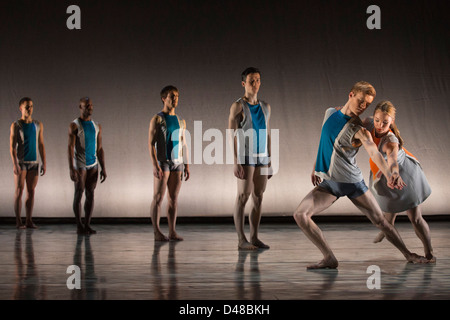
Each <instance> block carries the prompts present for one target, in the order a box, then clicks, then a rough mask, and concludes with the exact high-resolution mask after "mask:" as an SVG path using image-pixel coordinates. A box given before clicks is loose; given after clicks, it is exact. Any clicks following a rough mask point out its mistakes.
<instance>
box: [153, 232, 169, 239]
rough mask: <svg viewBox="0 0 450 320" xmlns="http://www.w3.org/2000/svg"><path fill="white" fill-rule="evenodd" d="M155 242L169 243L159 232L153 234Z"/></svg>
mask: <svg viewBox="0 0 450 320" xmlns="http://www.w3.org/2000/svg"><path fill="white" fill-rule="evenodd" d="M155 241H169V238H168V237H166V236H165V235H163V234H162V233H161V232H155Z"/></svg>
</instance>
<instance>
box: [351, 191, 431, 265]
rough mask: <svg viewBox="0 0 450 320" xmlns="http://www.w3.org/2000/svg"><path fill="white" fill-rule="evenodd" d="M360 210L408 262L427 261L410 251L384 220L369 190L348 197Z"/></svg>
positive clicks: (395, 231)
mask: <svg viewBox="0 0 450 320" xmlns="http://www.w3.org/2000/svg"><path fill="white" fill-rule="evenodd" d="M350 200H351V201H352V202H353V203H354V204H355V205H356V206H357V207H358V209H359V210H361V212H363V213H364V214H365V215H366V216H367V217H368V218H369V219H370V221H371V222H372V223H373V224H374V225H375V226H376V227H377V228H379V229H380V230H381V231H383V233H384V234H385V235H386V239H387V240H388V241H389V242H390V243H392V244H393V245H394V246H395V247H396V248H397V249H399V250H400V252H401V253H402V254H403V255H404V256H405V258H406V260H408V262H413V263H426V262H428V261H427V260H426V259H425V257H421V256H419V255H417V254H415V253H411V252H410V251H409V250H408V249H407V248H406V246H405V244H404V243H403V240H402V238H401V237H400V235H399V234H398V232H397V230H396V229H395V228H394V227H393V226H392V225H391V224H390V223H389V222H388V221H387V220H386V218H385V217H384V216H383V212H382V211H381V209H380V206H379V205H378V202H377V201H376V200H375V197H374V196H373V194H372V193H371V192H370V191H367V192H366V193H364V194H363V195H361V196H359V197H357V198H354V199H350Z"/></svg>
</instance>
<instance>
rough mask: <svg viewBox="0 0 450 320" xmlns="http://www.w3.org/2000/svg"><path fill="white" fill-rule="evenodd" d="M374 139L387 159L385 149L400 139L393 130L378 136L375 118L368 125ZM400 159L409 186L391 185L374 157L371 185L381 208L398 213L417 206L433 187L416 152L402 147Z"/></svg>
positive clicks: (403, 174) (399, 152)
mask: <svg viewBox="0 0 450 320" xmlns="http://www.w3.org/2000/svg"><path fill="white" fill-rule="evenodd" d="M367 129H368V130H369V131H370V132H371V134H372V138H373V141H374V142H375V144H376V145H377V146H378V151H379V152H380V153H381V154H382V155H383V157H384V158H385V160H386V161H387V155H386V153H384V152H383V146H384V145H385V144H386V143H389V142H393V143H399V141H398V139H397V137H396V136H395V135H394V133H393V132H392V131H390V132H389V133H388V134H386V135H385V136H383V137H381V138H377V137H376V136H375V128H374V125H373V120H371V122H370V123H369V124H368V125H367ZM397 162H398V165H399V174H400V177H401V178H402V179H403V181H404V182H405V183H406V187H404V188H403V189H402V190H398V189H390V188H389V187H388V186H387V181H386V177H385V176H384V175H383V174H382V173H381V171H380V170H379V168H378V167H377V165H376V164H375V163H374V162H373V161H372V159H370V178H369V189H370V191H371V192H372V193H373V195H374V196H375V199H376V200H377V202H378V204H379V205H380V207H381V210H383V211H384V212H389V213H398V212H402V211H406V210H408V209H412V208H415V207H417V206H418V205H419V204H421V203H422V202H424V201H425V200H426V199H427V198H428V197H429V196H430V194H431V188H430V185H429V184H428V181H427V178H426V176H425V174H424V172H423V170H422V166H421V165H420V163H419V161H418V160H417V158H416V157H415V156H413V155H412V154H411V153H410V152H408V151H407V150H406V149H405V148H401V149H399V151H398V156H397Z"/></svg>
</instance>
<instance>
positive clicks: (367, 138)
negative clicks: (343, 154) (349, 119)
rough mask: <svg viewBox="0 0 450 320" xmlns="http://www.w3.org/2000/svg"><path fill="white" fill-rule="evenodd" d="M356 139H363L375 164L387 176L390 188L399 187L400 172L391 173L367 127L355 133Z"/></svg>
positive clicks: (362, 141) (363, 143)
mask: <svg viewBox="0 0 450 320" xmlns="http://www.w3.org/2000/svg"><path fill="white" fill-rule="evenodd" d="M354 139H358V140H360V141H361V143H362V145H363V146H364V148H365V149H366V151H367V153H368V154H369V156H370V158H371V159H372V161H373V162H375V164H376V165H377V166H378V168H380V170H381V172H382V173H383V174H384V176H385V177H386V180H387V181H388V186H389V188H391V189H393V188H394V187H397V184H398V182H399V178H400V175H399V174H398V172H396V173H391V170H390V169H389V166H388V164H387V163H386V161H385V160H384V158H383V156H382V155H381V153H380V152H379V151H378V148H377V145H376V144H375V143H374V142H373V139H372V136H371V135H370V133H369V131H367V130H366V129H365V128H361V129H360V130H359V131H358V132H357V133H356V134H355V136H354Z"/></svg>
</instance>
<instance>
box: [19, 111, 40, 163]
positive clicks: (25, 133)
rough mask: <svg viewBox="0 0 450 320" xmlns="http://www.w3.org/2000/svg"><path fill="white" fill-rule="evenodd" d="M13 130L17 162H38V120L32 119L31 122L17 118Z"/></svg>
mask: <svg viewBox="0 0 450 320" xmlns="http://www.w3.org/2000/svg"><path fill="white" fill-rule="evenodd" d="M15 131H16V132H15V136H16V137H17V159H18V160H19V163H39V148H38V147H39V142H38V139H39V131H40V122H39V121H37V120H33V121H32V122H31V123H25V122H24V121H22V120H17V121H16V122H15Z"/></svg>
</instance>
